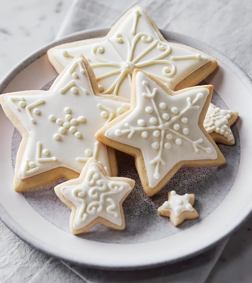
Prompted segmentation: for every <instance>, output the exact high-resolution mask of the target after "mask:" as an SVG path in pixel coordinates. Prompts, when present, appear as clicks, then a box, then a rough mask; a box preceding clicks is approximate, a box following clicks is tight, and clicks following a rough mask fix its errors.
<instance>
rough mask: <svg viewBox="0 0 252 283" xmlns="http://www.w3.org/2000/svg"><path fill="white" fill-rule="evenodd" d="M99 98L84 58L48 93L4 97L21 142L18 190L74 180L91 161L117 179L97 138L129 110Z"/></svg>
mask: <svg viewBox="0 0 252 283" xmlns="http://www.w3.org/2000/svg"><path fill="white" fill-rule="evenodd" d="M97 94H98V89H97V84H96V80H95V79H94V74H93V71H92V69H91V68H90V66H89V65H88V63H87V61H86V60H85V59H84V57H83V56H82V55H80V56H77V57H76V58H75V59H74V60H73V61H72V63H70V65H69V66H68V67H67V68H66V70H65V71H64V72H62V73H61V75H60V76H59V77H58V78H57V79H56V81H55V82H54V84H53V86H52V87H51V89H50V90H49V91H23V92H16V93H11V94H5V95H4V97H3V96H1V99H2V100H1V102H2V106H3V109H4V111H5V113H6V115H7V116H8V117H9V119H10V120H11V121H12V123H13V124H14V126H15V127H16V128H17V129H18V130H19V132H20V133H21V134H22V137H23V139H22V142H21V145H20V147H19V151H18V155H17V161H16V168H15V179H14V187H15V190H17V191H25V190H29V189H33V188H36V187H39V186H42V185H45V184H48V183H51V182H53V181H55V180H57V179H59V178H61V177H65V178H67V179H71V178H76V177H78V176H79V173H80V172H81V170H82V168H83V165H84V164H85V162H86V161H87V160H88V158H90V157H92V156H94V157H95V158H96V159H97V160H99V161H101V162H102V163H103V164H104V165H105V166H106V167H107V169H108V171H109V173H112V175H115V174H116V161H115V157H114V155H113V154H114V153H113V150H112V152H111V150H109V149H108V148H107V147H106V146H105V145H103V144H100V143H99V142H97V140H96V139H95V137H94V134H95V132H96V131H97V130H98V129H99V128H100V127H102V126H103V125H104V124H106V123H107V122H109V121H111V119H113V118H114V117H116V116H118V115H119V114H121V113H123V112H124V111H126V110H127V107H129V105H128V104H127V103H124V102H122V101H117V100H119V98H117V99H115V98H114V97H112V98H113V99H107V98H105V97H101V96H99V95H97ZM121 100H122V99H121ZM125 107H126V108H125ZM110 165H113V166H111V169H110ZM111 170H112V171H111Z"/></svg>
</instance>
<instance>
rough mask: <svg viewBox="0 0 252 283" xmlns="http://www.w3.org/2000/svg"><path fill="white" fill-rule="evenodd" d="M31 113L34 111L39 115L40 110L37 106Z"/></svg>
mask: <svg viewBox="0 0 252 283" xmlns="http://www.w3.org/2000/svg"><path fill="white" fill-rule="evenodd" d="M33 113H34V114H35V115H39V114H40V113H41V111H40V110H39V109H38V108H35V109H34V110H33Z"/></svg>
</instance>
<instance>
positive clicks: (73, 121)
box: [70, 118, 78, 126]
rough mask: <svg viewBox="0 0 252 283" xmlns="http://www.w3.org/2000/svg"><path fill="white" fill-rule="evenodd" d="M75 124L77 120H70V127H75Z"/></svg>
mask: <svg viewBox="0 0 252 283" xmlns="http://www.w3.org/2000/svg"><path fill="white" fill-rule="evenodd" d="M77 123H78V121H77V119H75V118H72V119H71V121H70V125H71V126H74V125H76V124H77Z"/></svg>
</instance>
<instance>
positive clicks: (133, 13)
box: [48, 6, 217, 99]
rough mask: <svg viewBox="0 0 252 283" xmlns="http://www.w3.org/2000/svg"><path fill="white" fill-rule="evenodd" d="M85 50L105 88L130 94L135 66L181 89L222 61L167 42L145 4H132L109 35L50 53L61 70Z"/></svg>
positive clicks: (52, 59)
mask: <svg viewBox="0 0 252 283" xmlns="http://www.w3.org/2000/svg"><path fill="white" fill-rule="evenodd" d="M79 53H82V54H83V55H84V56H85V57H86V58H87V59H88V61H89V63H90V65H91V67H92V68H93V70H94V73H95V75H96V79H97V82H98V84H99V91H100V92H101V93H104V94H113V95H119V96H122V97H125V98H127V99H129V98H130V84H131V78H132V72H133V70H134V69H135V68H138V69H141V70H143V71H145V72H146V73H149V74H150V75H152V76H153V77H155V78H156V79H159V80H160V81H162V82H163V83H164V84H166V85H167V86H168V87H169V88H171V89H172V90H180V89H183V88H185V87H188V86H193V85H197V84H198V83H199V82H201V81H202V80H203V79H204V78H205V77H207V76H208V75H209V74H210V73H211V72H213V70H214V69H215V68H216V66H217V62H216V61H215V60H214V59H213V58H211V57H210V56H208V55H206V54H204V53H202V52H200V51H198V50H195V49H192V48H190V47H187V46H184V45H180V44H176V43H171V42H167V41H166V40H165V39H164V38H163V36H162V35H161V33H160V31H159V30H158V28H157V26H156V24H155V23H154V22H153V20H152V19H151V18H150V16H149V15H148V14H147V13H146V12H145V11H144V10H143V9H142V8H141V7H140V6H135V7H133V8H132V9H131V10H129V11H128V12H127V13H126V14H125V15H124V16H123V17H122V18H121V19H120V20H119V21H118V22H117V23H116V25H115V26H114V27H113V28H112V29H111V30H110V32H109V33H108V35H107V36H105V37H104V38H96V39H89V40H82V41H77V42H72V43H68V44H63V45H59V46H57V47H54V48H52V49H50V50H49V51H48V56H49V60H50V62H51V63H52V64H53V66H54V67H55V69H56V70H57V71H58V72H59V73H60V72H61V71H62V70H63V68H64V67H65V66H66V65H67V64H69V62H70V61H71V60H72V58H73V57H74V56H76V55H77V54H79Z"/></svg>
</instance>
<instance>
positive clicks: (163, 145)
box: [105, 72, 217, 187]
mask: <svg viewBox="0 0 252 283" xmlns="http://www.w3.org/2000/svg"><path fill="white" fill-rule="evenodd" d="M140 80H141V87H140V86H137V87H136V97H137V106H136V108H135V109H134V110H133V111H132V112H131V113H130V114H129V115H128V116H127V117H126V118H124V119H123V120H122V121H120V122H119V123H118V124H117V125H115V126H114V127H112V128H110V129H109V130H108V131H107V132H106V133H105V136H107V137H108V138H111V139H114V140H116V141H118V142H121V143H125V144H129V145H132V146H134V147H138V148H140V149H141V150H142V153H143V156H144V159H145V165H146V170H147V174H148V178H149V185H150V187H154V186H155V185H156V184H158V183H159V182H160V180H161V179H162V178H163V177H164V176H165V175H166V174H167V173H168V171H169V170H170V169H172V168H173V166H174V165H175V164H176V163H178V162H179V161H181V160H193V159H196V160H197V159H215V158H216V157H217V155H216V151H215V149H214V147H213V145H212V144H211V143H210V141H208V139H207V138H206V137H205V135H204V134H203V133H202V131H201V130H200V128H199V127H198V117H199V115H200V112H201V110H202V107H203V106H204V103H205V100H206V97H207V95H208V93H209V91H208V89H204V88H201V89H196V90H193V91H188V92H187V93H182V94H179V95H177V96H170V95H167V93H165V92H164V91H163V90H162V89H161V88H160V87H158V86H157V85H156V84H154V82H152V81H151V80H150V79H149V78H148V77H147V76H145V75H144V74H143V73H142V72H138V73H137V78H136V81H137V82H136V84H138V81H140ZM151 86H153V87H151ZM181 105H183V107H181Z"/></svg>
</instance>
